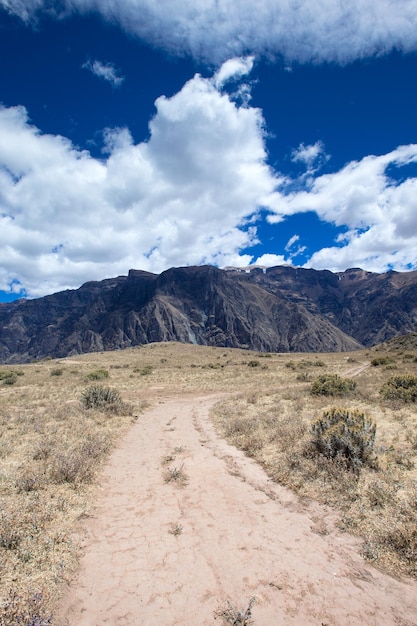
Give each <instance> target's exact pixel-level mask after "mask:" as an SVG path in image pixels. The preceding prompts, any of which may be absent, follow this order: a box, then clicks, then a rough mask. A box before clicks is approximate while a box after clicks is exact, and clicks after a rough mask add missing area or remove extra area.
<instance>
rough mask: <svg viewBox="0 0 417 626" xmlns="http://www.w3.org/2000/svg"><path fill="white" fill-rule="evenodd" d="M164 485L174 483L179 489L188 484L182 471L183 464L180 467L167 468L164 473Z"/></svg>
mask: <svg viewBox="0 0 417 626" xmlns="http://www.w3.org/2000/svg"><path fill="white" fill-rule="evenodd" d="M164 480H165V482H166V483H171V482H172V483H175V484H176V485H179V486H180V487H184V486H185V485H186V484H187V483H188V476H187V474H186V473H185V471H184V463H182V464H181V465H180V467H168V469H167V470H166V472H165V473H164Z"/></svg>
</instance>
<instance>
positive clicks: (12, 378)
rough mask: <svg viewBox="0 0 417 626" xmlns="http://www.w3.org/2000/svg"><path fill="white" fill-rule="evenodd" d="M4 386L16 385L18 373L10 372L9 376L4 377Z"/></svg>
mask: <svg viewBox="0 0 417 626" xmlns="http://www.w3.org/2000/svg"><path fill="white" fill-rule="evenodd" d="M2 379H3V385H14V384H15V383H16V382H17V374H16V372H8V373H7V376H3V377H2Z"/></svg>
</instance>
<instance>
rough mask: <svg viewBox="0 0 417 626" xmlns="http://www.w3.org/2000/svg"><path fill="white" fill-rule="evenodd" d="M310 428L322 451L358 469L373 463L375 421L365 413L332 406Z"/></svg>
mask: <svg viewBox="0 0 417 626" xmlns="http://www.w3.org/2000/svg"><path fill="white" fill-rule="evenodd" d="M311 429H312V436H313V439H312V441H313V445H314V447H315V449H316V450H317V451H318V453H319V454H323V455H324V456H325V457H327V458H328V459H333V460H334V461H337V462H339V463H342V464H343V465H345V466H346V467H347V468H348V469H352V470H354V471H355V472H359V471H360V469H361V467H362V466H363V465H364V464H365V463H367V464H374V459H373V457H372V452H373V448H374V443H375V435H376V424H375V422H373V421H372V420H371V419H370V418H369V417H367V416H366V415H365V413H362V412H361V411H358V410H355V409H353V410H351V411H350V410H348V409H344V408H342V407H333V408H331V409H329V410H327V411H324V412H323V414H322V415H321V417H319V418H318V419H316V420H315V421H314V422H313V424H312V427H311Z"/></svg>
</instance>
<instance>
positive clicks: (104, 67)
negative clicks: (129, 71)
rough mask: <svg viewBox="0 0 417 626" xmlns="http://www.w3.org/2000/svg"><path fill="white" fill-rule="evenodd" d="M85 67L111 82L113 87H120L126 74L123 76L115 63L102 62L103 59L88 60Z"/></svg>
mask: <svg viewBox="0 0 417 626" xmlns="http://www.w3.org/2000/svg"><path fill="white" fill-rule="evenodd" d="M82 67H83V68H84V69H86V70H90V72H92V73H93V74H95V76H97V77H98V78H102V79H103V80H105V81H107V82H108V83H110V84H111V85H112V86H113V87H120V85H121V84H122V82H123V81H124V76H121V75H120V74H119V73H118V71H117V69H116V68H115V66H114V65H113V63H102V62H101V61H97V60H95V61H86V62H85V63H84V64H83V66H82Z"/></svg>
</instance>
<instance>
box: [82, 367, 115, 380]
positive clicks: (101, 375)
mask: <svg viewBox="0 0 417 626" xmlns="http://www.w3.org/2000/svg"><path fill="white" fill-rule="evenodd" d="M109 376H110V374H109V371H108V370H105V369H98V370H94V371H93V372H90V373H89V374H87V376H86V379H87V380H104V379H105V378H108V377H109Z"/></svg>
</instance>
